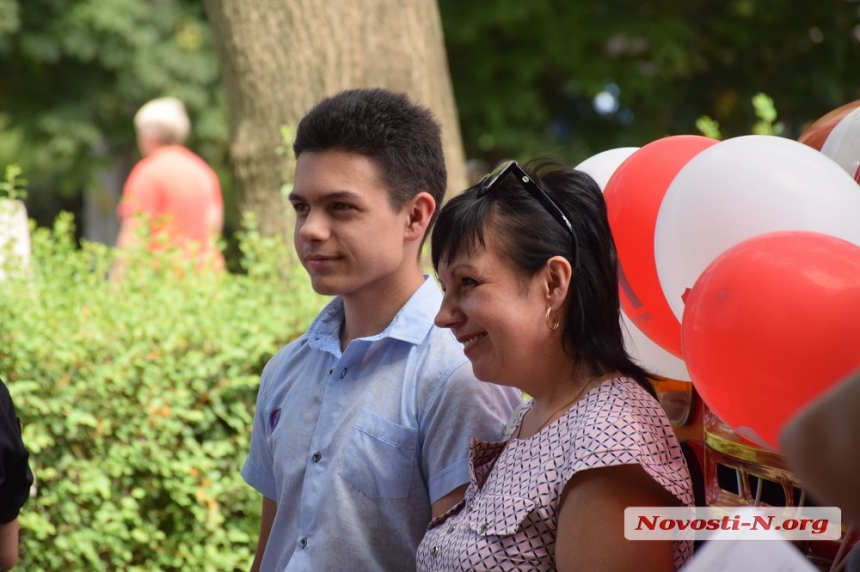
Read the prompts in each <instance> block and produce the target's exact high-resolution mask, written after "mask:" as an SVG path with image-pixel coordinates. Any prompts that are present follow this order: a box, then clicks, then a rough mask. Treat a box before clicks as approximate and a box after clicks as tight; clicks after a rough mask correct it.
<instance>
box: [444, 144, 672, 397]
mask: <svg viewBox="0 0 860 572" xmlns="http://www.w3.org/2000/svg"><path fill="white" fill-rule="evenodd" d="M523 170H524V171H526V173H527V174H528V175H529V176H530V177H532V180H534V181H535V182H536V183H537V184H538V185H539V186H541V187H542V188H543V189H544V191H545V192H546V193H547V195H549V196H550V198H552V200H553V201H554V202H555V203H556V204H557V205H558V206H559V207H560V208H561V210H562V211H563V212H564V213H565V215H566V216H567V218H568V220H570V222H571V225H572V226H573V231H574V232H575V233H576V242H577V243H578V245H579V271H578V272H577V271H576V270H574V272H573V276H572V277H571V284H570V290H569V291H568V295H567V299H568V300H569V306H568V314H567V319H566V320H565V330H564V337H563V343H564V349H565V351H566V352H568V353H569V354H570V355H572V357H573V359H574V362H575V363H585V364H586V365H587V366H588V367H589V368H590V369H591V371H592V372H594V374H596V375H602V374H604V373H606V372H611V371H618V372H620V373H622V374H624V375H626V376H628V377H630V378H632V379H634V380H636V381H637V382H638V383H639V385H641V386H642V387H643V388H645V389H646V390H647V391H648V392H649V393H650V394H651V395H655V392H654V388H653V387H652V386H651V383H650V382H649V381H648V378H649V377H650V378H654V379H660V378H659V376H656V375H654V374H652V373H650V372H648V371H646V370H645V369H644V368H642V367H641V366H639V365H637V364H636V363H635V362H633V360H632V359H631V358H630V356H629V355H628V354H627V351H626V350H625V349H624V336H623V333H622V331H621V322H620V316H619V298H618V257H617V254H616V251H615V241H614V240H613V238H612V233H611V231H610V229H609V220H608V219H607V216H606V203H605V202H604V200H603V193H602V192H601V190H600V187H599V186H598V185H597V183H595V182H594V180H593V179H592V178H591V177H590V176H589V175H587V174H586V173H583V172H581V171H577V170H575V169H573V168H570V167H567V166H566V165H564V164H562V163H561V162H559V161H557V160H555V159H551V158H547V157H541V158H537V159H534V160H532V161H530V162H529V163H527V164H526V165H524V166H523ZM488 225H489V226H491V227H492V228H493V230H494V236H496V237H498V240H499V241H500V245H499V247H500V251H501V252H503V253H505V254H506V255H507V256H508V258H510V260H511V261H512V262H513V264H514V266H515V267H516V268H517V269H519V271H520V274H521V276H522V277H523V279H528V278H531V277H532V276H534V275H535V274H537V272H538V271H540V270H541V269H542V268H543V267H544V265H545V264H546V261H547V260H548V259H550V258H552V257H553V256H563V257H564V258H566V259H567V261H568V262H570V264H571V266H574V255H573V249H574V241H573V237H572V236H571V234H570V232H569V231H568V229H567V228H566V227H564V226H562V224H561V223H560V222H559V221H557V220H556V219H555V218H553V216H552V215H550V213H549V211H547V209H546V208H544V206H543V205H541V204H540V203H539V202H538V201H537V200H536V199H535V198H534V197H533V196H532V195H531V194H529V192H528V191H527V190H526V189H525V187H524V186H523V185H522V183H520V181H519V180H518V179H517V177H515V176H513V175H512V174H508V175H505V176H504V177H502V178H501V179H499V180H498V181H497V182H496V183H495V184H494V185H493V187H492V189H491V190H490V191H489V192H488V193H487V194H486V195H485V196H483V197H479V196H478V187H477V186H476V187H472V188H470V189H468V190H466V191H465V192H463V193H462V194H460V195H458V196H456V197H454V198H452V199H451V200H450V201H448V203H447V204H446V205H445V206H444V207H443V208H442V210H441V212H440V213H439V218H438V220H437V221H436V225H435V226H434V227H433V233H432V235H431V238H430V244H431V249H432V254H431V256H432V261H433V267H434V268H435V269H436V270H438V269H439V263H440V262H443V261H444V262H445V263H446V264H448V263H450V262H451V261H452V260H453V259H454V257H455V256H457V255H458V254H459V253H461V252H467V253H472V252H474V251H475V250H476V249H477V248H478V247H484V246H485V245H486V243H485V240H484V233H485V229H486V228H487V226H488Z"/></svg>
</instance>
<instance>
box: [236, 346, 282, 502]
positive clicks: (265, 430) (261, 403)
mask: <svg viewBox="0 0 860 572" xmlns="http://www.w3.org/2000/svg"><path fill="white" fill-rule="evenodd" d="M283 355H284V350H281V352H280V353H279V354H277V355H276V356H275V357H274V358H272V359H271V360H269V363H267V364H266V367H265V368H264V369H263V374H262V376H261V378H260V390H259V392H258V393H257V405H256V407H255V410H254V428H253V430H252V432H251V449H250V451H249V453H248V457H247V458H246V459H245V464H244V465H243V466H242V478H243V479H245V482H246V483H248V484H249V485H250V486H251V487H253V488H254V489H256V490H257V491H258V492H259V493H260V494H262V495H263V496H265V497H266V498H270V499H277V498H278V497H277V488H276V486H275V477H274V459H273V457H272V451H271V449H270V448H269V443H268V440H269V434H270V432H271V420H270V413H269V398H268V396H269V394H270V388H271V386H272V384H273V383H275V382H276V381H277V380H276V379H275V378H276V375H277V370H278V369H279V368H278V366H277V364H278V363H280V361H281V359H280V358H281V356H283Z"/></svg>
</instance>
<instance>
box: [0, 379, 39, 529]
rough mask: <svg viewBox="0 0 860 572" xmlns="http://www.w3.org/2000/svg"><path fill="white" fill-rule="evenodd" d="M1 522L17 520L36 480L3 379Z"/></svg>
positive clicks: (0, 391)
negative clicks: (34, 479)
mask: <svg viewBox="0 0 860 572" xmlns="http://www.w3.org/2000/svg"><path fill="white" fill-rule="evenodd" d="M0 404H2V416H0V498H2V499H3V502H2V503H0V523H7V522H10V521H12V520H15V519H16V518H17V517H18V513H19V511H20V510H21V507H22V506H24V503H25V502H27V499H28V498H29V497H30V486H31V485H32V484H33V473H32V472H30V465H29V463H28V458H29V456H30V454H29V453H28V452H27V449H26V447H24V442H23V441H22V439H21V428H20V424H19V422H18V417H17V415H16V413H15V406H14V404H13V403H12V397H11V396H10V395H9V390H8V389H7V388H6V385H4V384H3V383H2V382H0Z"/></svg>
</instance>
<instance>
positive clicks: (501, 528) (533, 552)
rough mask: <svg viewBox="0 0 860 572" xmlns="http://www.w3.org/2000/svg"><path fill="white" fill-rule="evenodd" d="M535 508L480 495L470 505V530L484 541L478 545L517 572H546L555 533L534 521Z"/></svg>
mask: <svg viewBox="0 0 860 572" xmlns="http://www.w3.org/2000/svg"><path fill="white" fill-rule="evenodd" d="M466 506H467V507H468V506H469V504H468V503H467V505H466ZM536 506H537V505H536V503H535V501H533V500H530V499H526V498H522V497H513V496H503V495H479V496H478V497H477V498H475V499H473V500H472V501H471V510H469V513H468V514H469V516H468V522H469V528H470V529H471V530H472V532H473V533H475V534H477V535H478V536H479V537H483V538H482V541H479V544H486V545H487V546H488V547H489V548H488V550H491V551H492V552H494V553H496V554H498V555H500V556H501V555H504V560H507V561H509V562H512V563H516V564H517V566H518V567H517V569H518V570H519V569H528V570H544V569H547V570H548V569H550V567H548V566H547V563H548V562H549V561H550V560H551V558H552V555H551V551H553V550H554V547H555V529H554V527H550V526H547V525H546V523H544V522H543V521H541V520H540V519H539V518H537V513H536V512H535V507H536Z"/></svg>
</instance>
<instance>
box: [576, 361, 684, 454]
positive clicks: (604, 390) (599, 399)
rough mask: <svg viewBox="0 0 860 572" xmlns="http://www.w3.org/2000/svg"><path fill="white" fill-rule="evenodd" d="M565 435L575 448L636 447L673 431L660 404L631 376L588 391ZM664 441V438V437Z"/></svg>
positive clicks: (619, 378) (607, 381) (606, 382)
mask: <svg viewBox="0 0 860 572" xmlns="http://www.w3.org/2000/svg"><path fill="white" fill-rule="evenodd" d="M567 421H568V422H567V427H566V428H565V429H566V432H567V433H568V437H569V439H570V441H571V442H572V443H573V444H575V448H576V449H579V450H580V451H582V450H590V449H593V448H595V447H598V448H603V447H606V446H611V447H618V446H622V444H624V445H623V446H624V448H630V447H632V448H636V444H637V443H639V442H641V441H642V440H644V441H651V440H652V438H653V437H656V436H658V435H659V436H665V434H666V433H667V431H668V432H671V424H670V423H669V420H668V418H667V417H666V414H665V412H664V411H663V408H662V407H661V406H660V403H659V402H658V401H657V400H656V399H655V398H654V397H653V396H651V395H650V394H649V393H648V392H647V391H646V390H645V388H643V387H642V386H641V385H639V384H638V383H637V382H636V381H635V380H633V379H631V378H628V377H617V378H613V379H609V380H606V381H604V382H603V383H601V384H600V385H599V386H597V387H595V388H594V389H593V390H591V391H589V392H588V394H586V396H585V398H583V400H582V402H581V403H580V404H578V407H577V408H576V410H574V411H572V412H571V415H569V416H568V420H567ZM661 438H662V437H661Z"/></svg>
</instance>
